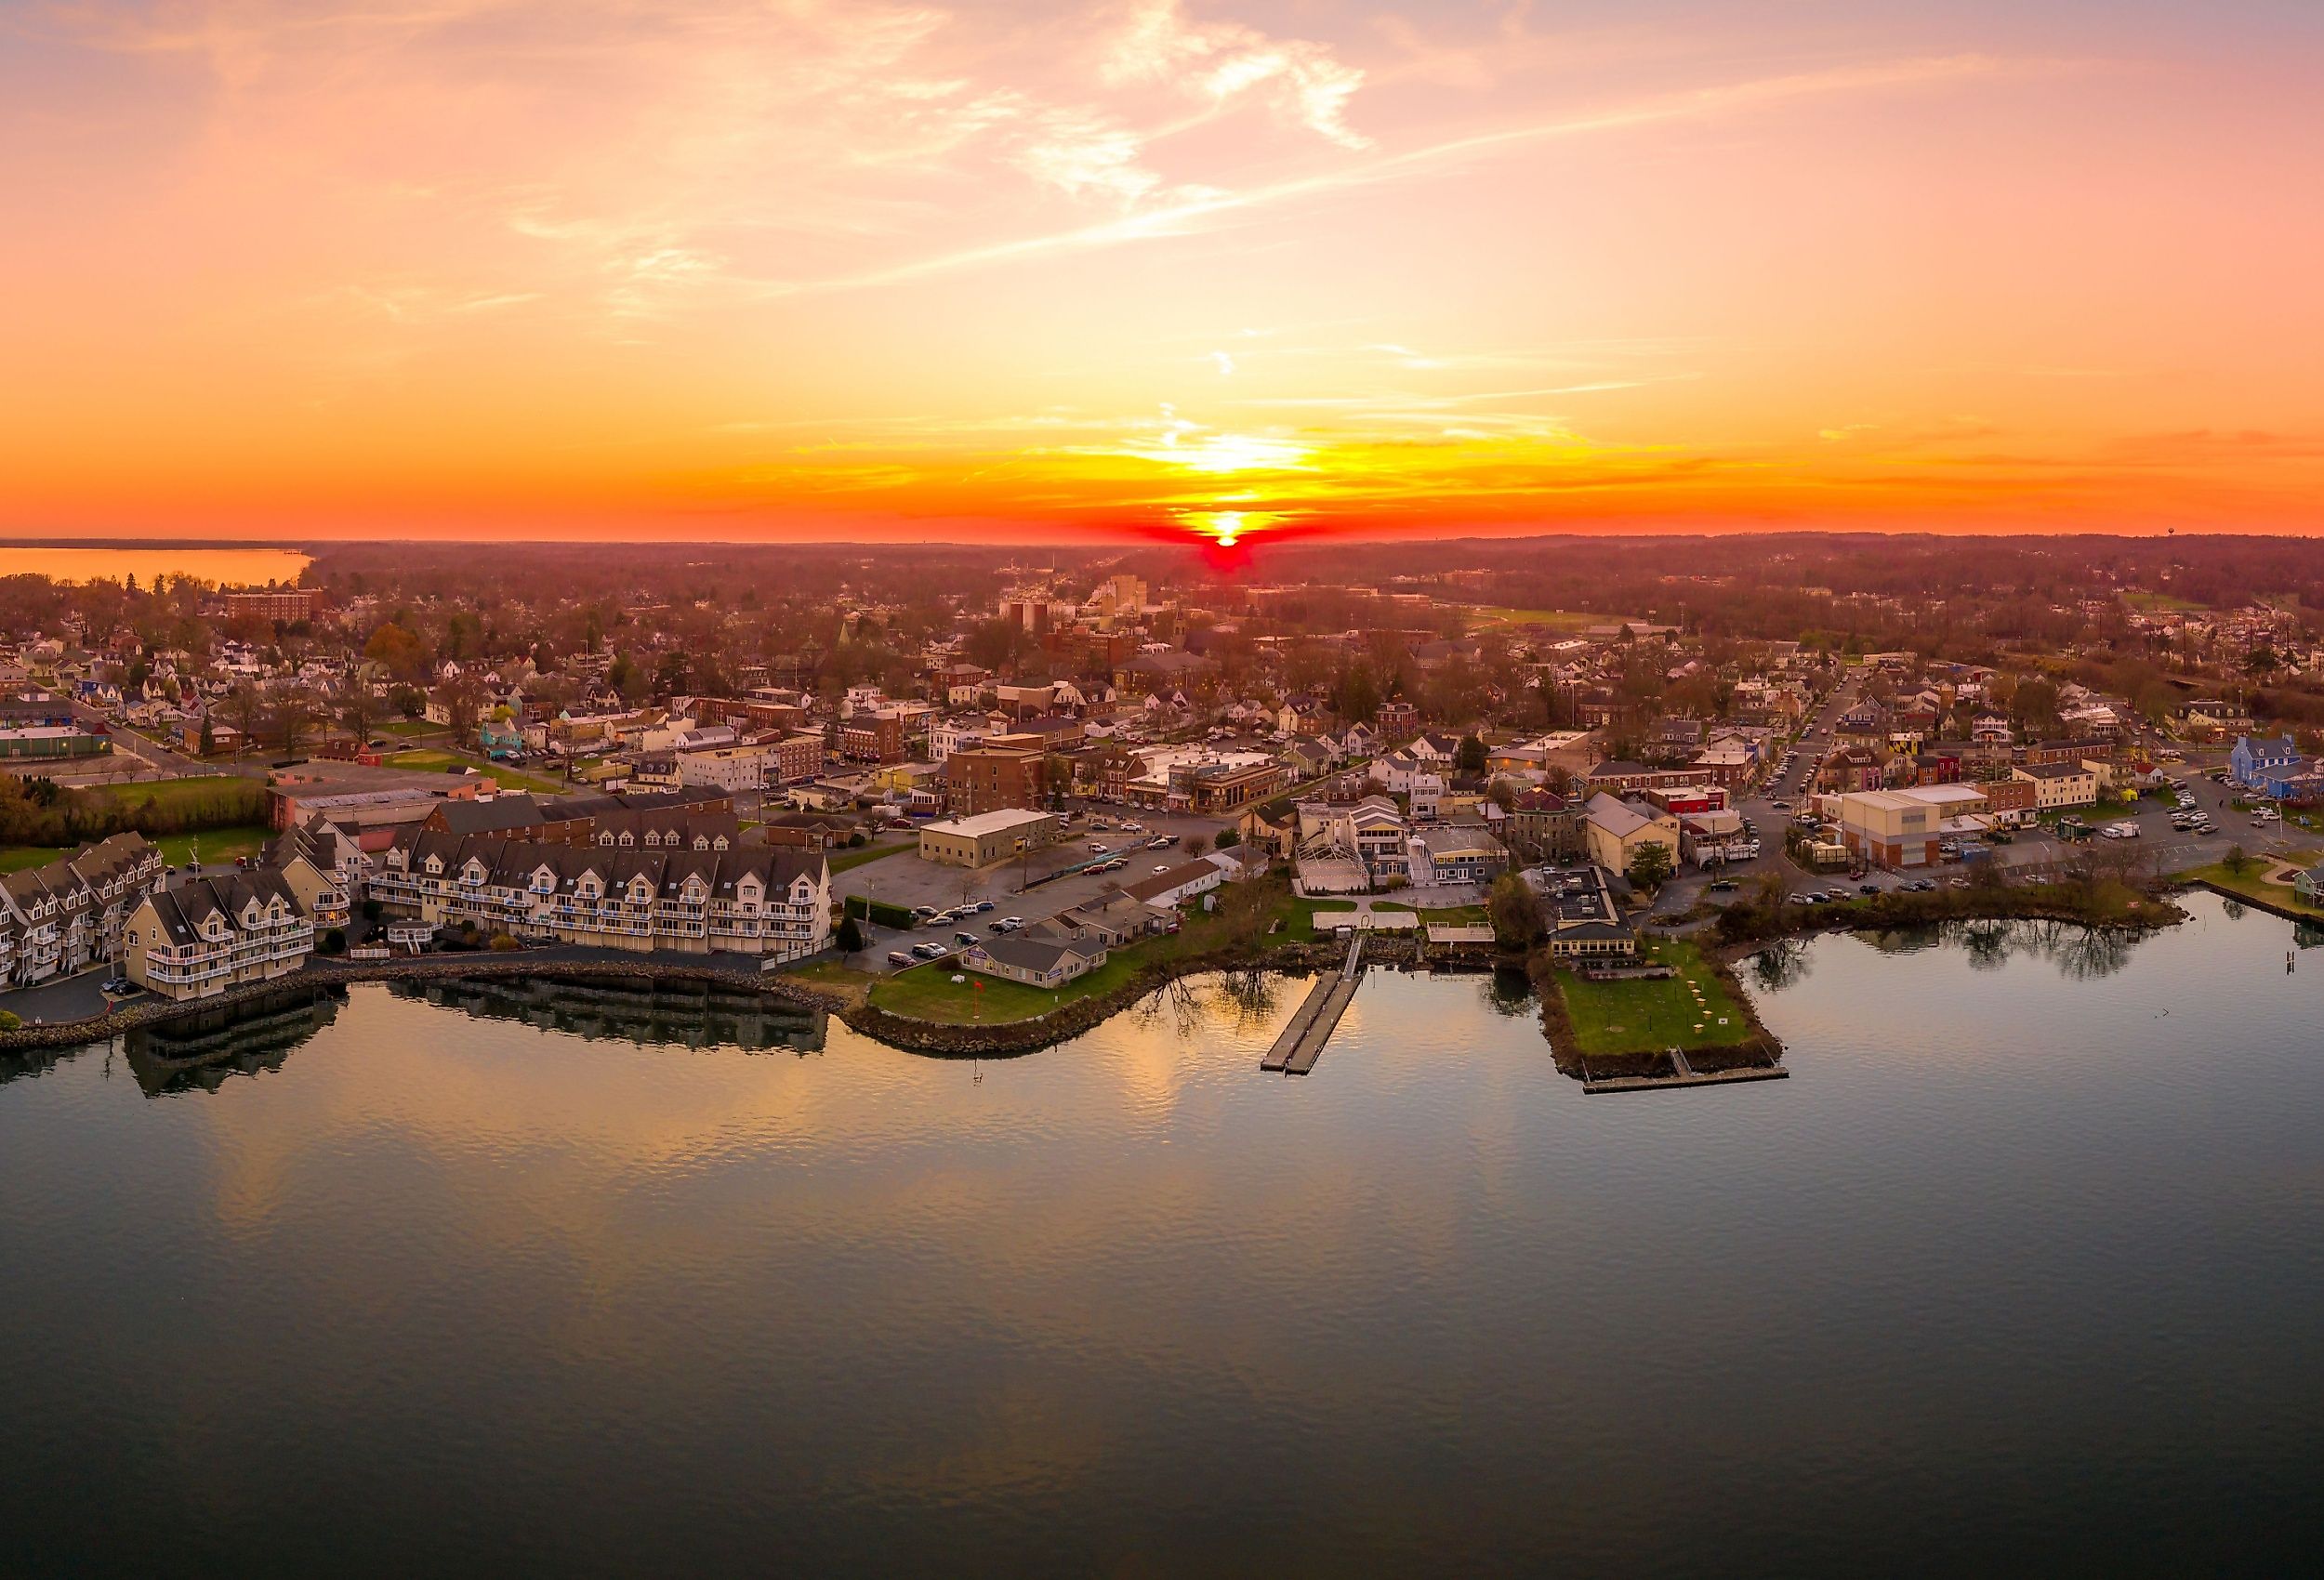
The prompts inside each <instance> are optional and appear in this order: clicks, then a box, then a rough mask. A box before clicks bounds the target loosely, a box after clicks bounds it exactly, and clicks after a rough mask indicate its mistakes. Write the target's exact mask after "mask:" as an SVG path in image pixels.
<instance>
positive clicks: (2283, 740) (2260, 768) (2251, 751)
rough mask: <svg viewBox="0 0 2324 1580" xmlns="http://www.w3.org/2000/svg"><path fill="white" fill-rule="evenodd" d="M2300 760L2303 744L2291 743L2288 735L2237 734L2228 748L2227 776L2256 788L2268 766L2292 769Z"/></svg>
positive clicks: (2269, 768)
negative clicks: (2234, 742) (2234, 740)
mask: <svg viewBox="0 0 2324 1580" xmlns="http://www.w3.org/2000/svg"><path fill="white" fill-rule="evenodd" d="M2299 760H2300V748H2299V747H2298V746H2296V745H2294V744H2292V742H2291V737H2290V736H2289V735H2278V736H2273V737H2263V736H2255V735H2238V737H2236V744H2234V745H2233V746H2232V747H2230V748H2229V749H2228V752H2227V779H2228V782H2229V783H2233V784H2238V785H2241V786H2243V787H2244V788H2246V789H2251V790H2256V789H2258V788H2259V786H2260V783H2261V781H2262V778H2263V776H2264V775H2265V773H2266V772H2267V770H2271V769H2274V770H2283V769H2289V768H2291V767H2292V766H2293V765H2294V764H2295V763H2297V762H2298V761H2299Z"/></svg>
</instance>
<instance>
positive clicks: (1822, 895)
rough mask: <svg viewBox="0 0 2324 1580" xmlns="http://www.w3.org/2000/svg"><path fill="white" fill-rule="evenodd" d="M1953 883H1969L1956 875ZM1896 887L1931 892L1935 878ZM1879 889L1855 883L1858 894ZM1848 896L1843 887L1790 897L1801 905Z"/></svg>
mask: <svg viewBox="0 0 2324 1580" xmlns="http://www.w3.org/2000/svg"><path fill="white" fill-rule="evenodd" d="M1953 883H1954V885H1955V887H1957V888H1963V889H1965V888H1967V887H1968V885H1969V880H1968V879H1967V878H1965V877H1957V878H1955V879H1953ZM1896 888H1897V889H1898V890H1899V891H1900V892H1902V893H1907V894H1932V893H1934V892H1935V890H1936V879H1934V878H1933V877H1917V878H1914V879H1913V880H1912V881H1911V882H1910V883H1900V884H1898V885H1897V886H1896ZM1880 891H1881V886H1880V885H1879V884H1877V883H1859V884H1857V885H1856V892H1857V893H1858V894H1864V895H1872V894H1878V893H1879V892H1880ZM1848 897H1849V896H1848V891H1847V890H1846V889H1809V890H1807V891H1806V892H1805V893H1803V894H1795V895H1793V896H1792V897H1791V898H1792V899H1793V900H1794V901H1795V902H1798V903H1800V904H1802V905H1837V904H1840V903H1841V902H1843V901H1845V900H1846V899H1848Z"/></svg>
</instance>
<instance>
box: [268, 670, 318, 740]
mask: <svg viewBox="0 0 2324 1580" xmlns="http://www.w3.org/2000/svg"><path fill="white" fill-rule="evenodd" d="M271 701H272V707H271V710H270V711H271V718H270V719H269V722H270V724H271V726H272V731H271V732H272V735H273V738H274V744H276V745H278V746H280V747H281V748H282V749H283V755H284V757H297V755H298V754H299V753H300V752H301V751H303V750H305V749H306V745H307V743H308V741H310V739H312V738H313V735H314V728H315V717H316V707H315V698H314V693H313V692H311V691H308V690H307V688H306V687H304V686H282V687H278V688H276V689H275V691H274V692H273V695H272V699H271Z"/></svg>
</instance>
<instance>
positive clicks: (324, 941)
mask: <svg viewBox="0 0 2324 1580" xmlns="http://www.w3.org/2000/svg"><path fill="white" fill-rule="evenodd" d="M315 952H316V953H317V954H319V955H344V954H346V953H347V933H346V932H345V930H344V929H342V928H330V929H328V930H327V931H325V932H324V935H323V936H322V937H321V938H319V939H317V940H316V941H315Z"/></svg>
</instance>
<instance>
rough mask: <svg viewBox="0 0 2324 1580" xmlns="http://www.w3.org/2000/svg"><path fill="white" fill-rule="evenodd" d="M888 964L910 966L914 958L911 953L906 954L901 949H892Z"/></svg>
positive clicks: (889, 953)
mask: <svg viewBox="0 0 2324 1580" xmlns="http://www.w3.org/2000/svg"><path fill="white" fill-rule="evenodd" d="M888 964H889V965H891V966H909V965H911V964H913V959H912V957H911V956H910V955H906V954H905V952H904V951H903V950H901V949H891V950H890V951H888Z"/></svg>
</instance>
